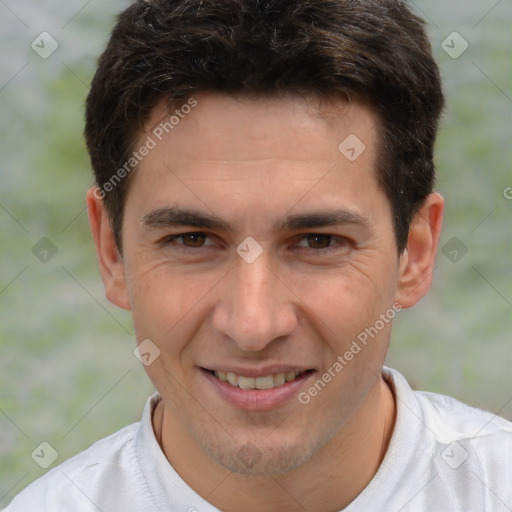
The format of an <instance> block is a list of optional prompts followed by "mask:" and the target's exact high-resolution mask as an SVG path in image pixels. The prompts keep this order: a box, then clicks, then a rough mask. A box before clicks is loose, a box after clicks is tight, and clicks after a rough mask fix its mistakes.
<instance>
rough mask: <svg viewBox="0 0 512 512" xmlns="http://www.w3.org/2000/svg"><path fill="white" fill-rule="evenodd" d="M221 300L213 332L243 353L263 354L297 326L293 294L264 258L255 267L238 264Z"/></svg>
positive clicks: (221, 292)
mask: <svg viewBox="0 0 512 512" xmlns="http://www.w3.org/2000/svg"><path fill="white" fill-rule="evenodd" d="M220 298H221V299H220V301H219V304H218V305H217V307H216V309H215V311H214V314H213V320H212V322H213V328H214V329H215V330H216V332H217V333H218V334H220V335H221V336H222V337H224V338H228V339H230V340H231V341H233V342H234V343H235V344H236V345H237V346H238V348H239V349H240V350H241V351H247V352H260V351H263V350H264V349H265V348H267V347H268V345H270V344H271V343H272V341H274V340H276V339H278V338H282V337H285V336H288V335H290V334H291V333H292V332H293V331H294V329H295V328H296V326H297V323H298V320H297V316H296V311H295V308H294V306H293V293H292V292H291V291H290V290H289V288H287V286H286V284H285V283H284V282H283V281H282V280H281V279H280V277H279V276H278V274H277V272H276V271H275V270H272V269H271V268H270V266H269V262H268V259H267V258H265V257H263V255H262V256H260V257H259V258H258V259H257V260H256V261H254V262H253V263H247V262H245V261H243V260H242V259H240V260H238V261H237V262H236V264H235V268H234V269H232V270H231V271H230V272H229V274H228V275H227V276H226V279H225V280H224V282H223V284H222V287H221V289H220Z"/></svg>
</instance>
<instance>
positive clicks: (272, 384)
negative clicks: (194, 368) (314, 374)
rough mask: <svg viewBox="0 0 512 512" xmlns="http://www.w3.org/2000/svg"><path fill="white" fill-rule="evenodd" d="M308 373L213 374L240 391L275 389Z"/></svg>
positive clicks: (216, 372)
mask: <svg viewBox="0 0 512 512" xmlns="http://www.w3.org/2000/svg"><path fill="white" fill-rule="evenodd" d="M303 373H306V371H290V372H286V373H284V372H281V373H276V374H275V375H265V376H263V377H244V376H243V375H236V374H234V373H232V372H218V371H215V372H213V375H215V377H217V378H218V379H219V380H221V381H222V382H227V383H228V384H230V385H231V386H233V387H235V388H236V387H238V388H240V389H273V388H277V387H280V386H283V385H284V384H286V383H287V382H292V381H294V380H295V379H296V378H297V377H299V376H300V375H302V374H303Z"/></svg>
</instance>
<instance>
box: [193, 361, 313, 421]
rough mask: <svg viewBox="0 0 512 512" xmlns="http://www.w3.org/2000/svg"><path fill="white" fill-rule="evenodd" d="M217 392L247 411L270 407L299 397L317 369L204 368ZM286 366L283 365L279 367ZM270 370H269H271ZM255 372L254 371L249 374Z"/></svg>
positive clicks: (224, 398) (276, 406)
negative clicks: (237, 370)
mask: <svg viewBox="0 0 512 512" xmlns="http://www.w3.org/2000/svg"><path fill="white" fill-rule="evenodd" d="M200 369H201V373H202V374H203V375H204V377H205V378H206V380H207V381H208V382H209V383H210V385H211V386H212V389H213V390H214V391H215V393H216V394H217V395H218V396H219V397H221V399H222V400H224V401H227V402H228V403H229V404H231V406H234V407H235V408H237V409H242V410H246V411H269V410H274V409H276V408H278V407H281V406H284V405H285V404H287V403H288V404H289V403H291V402H293V400H294V399H296V397H297V395H298V393H299V392H300V390H301V389H302V388H303V386H305V385H306V384H307V381H309V379H311V378H314V377H313V376H314V374H315V370H303V369H295V370H289V369H286V371H278V372H277V373H272V370H270V369H269V370H267V371H266V372H261V371H258V372H256V371H250V370H247V371H245V372H243V373H245V374H246V375H243V374H242V372H241V373H240V374H238V373H234V372H230V371H223V370H210V369H207V368H200ZM276 370H282V368H276ZM267 372H268V373H267ZM247 373H249V374H250V373H252V375H247Z"/></svg>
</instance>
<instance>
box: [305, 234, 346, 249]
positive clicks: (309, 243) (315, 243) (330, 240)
mask: <svg viewBox="0 0 512 512" xmlns="http://www.w3.org/2000/svg"><path fill="white" fill-rule="evenodd" d="M338 238H339V237H338ZM297 245H298V246H299V247H307V248H309V249H327V248H328V247H331V246H333V245H336V239H335V237H334V236H333V235H326V234H324V233H311V234H308V235H304V236H303V237H302V239H301V241H300V242H299V243H298V244H297Z"/></svg>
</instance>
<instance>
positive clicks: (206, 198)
mask: <svg viewBox="0 0 512 512" xmlns="http://www.w3.org/2000/svg"><path fill="white" fill-rule="evenodd" d="M185 105H188V106H187V107H183V106H182V107H180V106H179V105H177V106H174V107H172V108H169V107H168V106H167V104H166V103H165V102H163V101H162V102H161V103H160V104H158V105H157V106H156V107H155V108H154V109H153V111H152V113H151V117H150V118H149V119H148V121H147V122H146V125H145V132H144V133H141V134H140V137H139V144H140V145H144V143H145V141H148V140H150V139H151V141H152V144H151V145H152V149H151V151H149V153H148V154H147V156H145V157H144V159H143V160H142V161H141V162H140V164H139V166H138V168H137V172H136V173H135V176H134V177H133V178H134V179H133V181H132V184H131V187H130V191H129V193H128V200H129V199H130V196H132V201H133V195H136V196H138V199H137V201H138V203H139V205H138V206H139V208H138V209H139V211H140V212H144V213H147V211H149V210H150V209H152V210H154V209H157V208H160V207H162V208H163V207H168V206H169V204H170V203H174V204H179V205H181V206H183V205H184V206H192V205H193V206H198V205H199V206H200V207H201V208H202V209H204V210H208V209H209V210H211V211H215V213H216V214H219V215H221V216H223V217H224V218H227V217H229V216H230V217H233V216H236V215H239V217H240V219H241V218H242V217H244V216H247V215H252V214H254V212H256V211H260V212H261V218H262V222H263V218H266V219H267V220H268V222H271V217H272V213H274V214H277V213H278V212H277V208H279V209H282V210H283V213H284V212H285V211H286V210H287V209H291V208H294V205H299V206H301V207H303V208H305V209H308V208H309V209H312V208H316V209H317V206H318V202H319V201H322V202H324V203H325V206H326V207H332V208H335V207H339V206H342V207H349V208H351V209H352V210H354V211H356V210H361V208H360V206H361V205H362V202H361V200H362V199H364V201H363V202H368V200H369V199H368V197H365V196H368V193H369V192H370V191H372V192H373V194H374V195H375V194H377V195H381V194H380V189H379V186H378V181H377V179H376V176H375V172H374V163H375V160H376V158H375V157H376V155H375V151H376V150H375V148H376V136H377V129H376V117H375V115H374V113H373V112H372V111H371V110H370V109H369V108H368V107H366V106H365V105H363V104H361V103H358V102H356V101H352V102H348V101H347V100H345V99H341V98H340V99H329V100H322V101H320V100H318V99H313V98H304V97H297V96H286V97H279V98H276V97H272V98H261V97H260V98H253V97H233V96H227V95H221V94H213V93H201V94H197V95H195V96H194V97H193V98H192V100H189V101H188V103H185ZM134 191H135V194H134ZM374 199H375V198H374ZM381 199H382V198H379V201H380V200H381ZM299 203H300V204H299ZM315 203H316V204H315ZM340 203H343V204H340ZM248 212H249V213H248Z"/></svg>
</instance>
